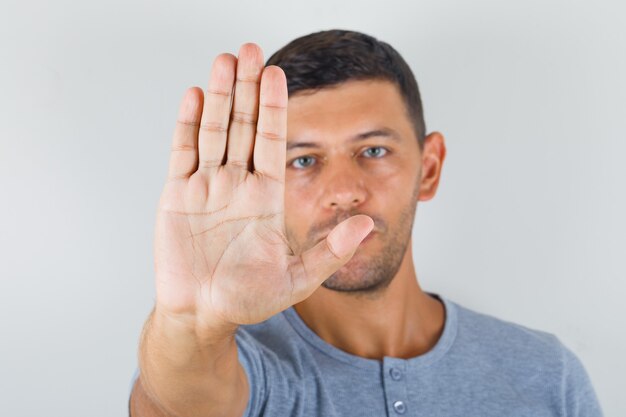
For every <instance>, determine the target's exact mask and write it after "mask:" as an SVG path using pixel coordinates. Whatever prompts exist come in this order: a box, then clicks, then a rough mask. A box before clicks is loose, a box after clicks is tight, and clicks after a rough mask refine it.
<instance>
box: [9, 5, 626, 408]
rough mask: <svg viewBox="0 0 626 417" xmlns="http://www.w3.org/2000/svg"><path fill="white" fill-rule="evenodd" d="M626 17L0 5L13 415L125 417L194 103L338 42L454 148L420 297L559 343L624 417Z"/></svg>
mask: <svg viewBox="0 0 626 417" xmlns="http://www.w3.org/2000/svg"><path fill="white" fill-rule="evenodd" d="M625 11H626V10H625V7H624V4H623V3H620V2H618V1H617V0H616V1H613V2H611V1H608V0H601V1H591V0H586V1H583V2H574V1H537V0H533V1H527V0H525V1H515V2H510V1H497V0H493V1H488V0H473V1H450V0H445V1H442V0H428V1H419V2H417V1H416V2H410V3H409V2H406V3H404V2H402V3H401V2H395V3H394V2H390V1H384V2H383V1H375V2H374V1H358V2H357V1H351V2H345V1H344V2H340V1H336V0H335V1H327V0H315V1H309V2H306V3H305V2H296V1H287V0H285V1H263V2H261V1H259V2H245V1H233V2H227V1H222V2H220V3H218V2H215V1H213V2H211V1H208V0H204V1H195V2H194V1H186V2H185V1H178V2H174V1H172V2H164V1H151V2H148V1H145V2H138V1H135V2H130V1H121V0H113V1H98V2H95V1H94V2H87V1H74V2H69V1H46V2H44V1H41V2H38V3H33V2H25V1H7V0H2V3H0V118H1V119H0V139H1V143H0V257H1V262H0V415H3V416H36V415H46V416H90V417H100V416H102V417H104V416H124V415H126V403H127V398H128V384H129V382H130V378H131V375H132V373H133V371H134V369H135V366H136V349H137V341H138V336H139V333H140V329H141V326H142V324H143V321H144V319H145V317H146V315H147V314H148V312H149V310H150V309H151V306H152V303H153V299H154V288H153V266H152V261H153V260H152V237H153V225H154V217H155V209H156V203H157V200H158V196H159V193H160V190H161V187H162V184H163V181H164V178H165V173H166V169H167V158H168V149H169V146H170V137H171V133H172V130H173V127H174V121H175V118H176V113H177V108H178V104H179V101H180V98H181V96H182V93H183V92H184V90H185V88H187V87H188V86H191V85H199V86H202V87H204V86H205V85H206V81H207V77H208V71H209V67H210V64H211V62H212V60H213V58H214V56H215V55H217V54H218V53H220V52H223V51H228V52H233V53H236V51H237V50H238V48H239V45H240V44H241V43H243V42H247V41H254V42H257V43H259V44H260V45H261V46H262V47H263V49H264V50H265V52H266V56H269V55H270V54H271V53H272V52H274V51H275V50H276V49H278V48H279V47H281V46H282V45H284V44H285V43H287V42H288V41H290V40H291V39H293V38H295V37H297V36H300V35H304V34H307V33H309V32H312V31H317V30H321V29H331V28H346V29H353V30H360V31H364V32H366V33H369V34H372V35H374V36H376V37H378V38H380V39H382V40H385V41H387V42H389V43H390V44H392V45H393V46H394V47H396V49H398V51H399V52H400V53H401V54H403V56H404V57H405V58H406V60H407V61H408V62H409V64H410V65H411V67H412V68H413V69H414V72H415V75H416V77H417V80H418V83H419V85H420V88H421V91H422V96H423V102H424V107H425V117H426V123H427V128H428V129H429V130H439V131H441V132H442V133H443V134H444V135H445V137H446V143H447V146H448V157H447V159H446V161H445V164H444V169H443V177H442V182H441V185H440V189H439V193H438V195H437V196H436V197H435V199H434V200H432V201H430V202H427V203H423V204H420V205H419V206H418V211H417V219H416V223H415V229H414V241H415V247H414V256H415V260H416V265H417V272H418V277H419V279H420V282H421V284H422V286H423V288H424V289H425V290H427V291H431V292H438V293H441V294H443V295H444V296H447V297H448V298H450V299H452V300H454V301H456V302H458V303H460V304H462V305H465V306H466V307H469V308H472V309H475V310H478V311H481V312H484V313H487V314H491V315H495V316H497V317H500V318H503V319H506V320H510V321H515V322H518V323H520V324H523V325H526V326H528V327H532V328H536V329H540V330H545V331H549V332H552V333H554V334H556V335H557V336H558V337H559V338H560V339H561V340H562V341H563V342H564V343H565V344H566V345H567V346H569V347H570V348H571V349H572V350H573V351H574V352H575V353H576V354H577V355H578V356H579V357H580V359H581V360H582V362H583V363H584V365H585V367H586V369H587V371H588V373H589V374H590V376H591V379H592V382H593V383H594V386H595V388H596V391H597V393H598V396H599V399H600V402H601V404H602V407H603V408H604V411H605V413H606V415H607V416H621V415H625V414H626V396H624V393H623V389H624V388H623V387H624V377H623V376H624V375H625V374H626V361H625V360H624V356H623V355H624V352H626V331H625V325H624V317H626V302H624V296H625V295H626V283H625V282H624V278H625V277H626V265H625V263H624V262H625V261H624V258H625V256H624V255H626V238H625V236H626V222H625V220H624V213H626V197H625V192H624V179H625V178H626V168H625V165H624V163H623V161H624V157H625V155H626V145H625V144H624V139H626V138H625V134H624V133H625V132H626V126H625V125H626V122H625V120H626V117H625V116H626V111H625V110H626V105H625V104H624V103H625V100H626V83H625V81H624V80H625V77H624V74H626V39H625V38H626V29H625V28H624V15H625Z"/></svg>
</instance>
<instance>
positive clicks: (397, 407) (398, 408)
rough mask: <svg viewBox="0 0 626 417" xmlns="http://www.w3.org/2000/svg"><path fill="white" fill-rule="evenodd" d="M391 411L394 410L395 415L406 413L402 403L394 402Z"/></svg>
mask: <svg viewBox="0 0 626 417" xmlns="http://www.w3.org/2000/svg"><path fill="white" fill-rule="evenodd" d="M393 409H394V410H396V413H398V414H404V413H406V405H404V403H403V402H402V401H396V402H395V403H393Z"/></svg>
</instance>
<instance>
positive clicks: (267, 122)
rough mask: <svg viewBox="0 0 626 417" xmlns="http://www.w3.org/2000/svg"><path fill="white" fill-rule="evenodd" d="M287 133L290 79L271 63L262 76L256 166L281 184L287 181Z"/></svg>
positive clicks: (255, 146) (256, 141) (255, 148)
mask: <svg viewBox="0 0 626 417" xmlns="http://www.w3.org/2000/svg"><path fill="white" fill-rule="evenodd" d="M286 136H287V79H286V77H285V73H284V72H283V70H281V69H280V68H279V67H276V66H269V67H267V68H265V70H264V71H263V78H262V80H261V93H260V107H259V121H258V123H257V130H256V137H255V141H254V169H255V171H257V172H259V173H261V174H263V175H264V176H266V177H269V178H271V179H274V180H276V181H278V182H280V183H282V184H284V183H285V159H286V153H287V149H286Z"/></svg>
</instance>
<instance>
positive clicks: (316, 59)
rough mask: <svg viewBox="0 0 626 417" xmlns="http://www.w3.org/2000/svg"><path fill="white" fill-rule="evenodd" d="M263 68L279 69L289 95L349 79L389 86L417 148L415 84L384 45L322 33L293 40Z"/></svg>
mask: <svg viewBox="0 0 626 417" xmlns="http://www.w3.org/2000/svg"><path fill="white" fill-rule="evenodd" d="M266 65H277V66H279V67H280V68H282V70H283V71H284V72H285V75H286V76H287V88H288V91H289V95H293V94H295V93H297V92H299V91H304V90H316V89H320V88H324V87H330V86H334V85H336V84H339V83H342V82H345V81H350V80H366V79H383V80H388V81H391V82H393V83H395V84H396V85H397V86H398V87H399V89H400V93H401V94H402V97H403V98H404V102H405V104H406V108H407V113H408V116H409V118H410V119H411V122H412V123H413V126H414V128H415V133H416V136H417V139H418V144H419V146H420V148H421V147H422V146H423V144H424V137H425V134H426V125H425V123H424V112H423V109H422V100H421V98H420V92H419V88H418V86H417V81H416V80H415V76H414V75H413V72H412V71H411V68H410V67H409V65H408V64H407V63H406V61H405V60H404V59H403V58H402V56H401V55H400V54H399V53H398V52H397V51H396V50H395V49H393V47H391V45H389V44H388V43H385V42H382V41H379V40H378V39H376V38H374V37H372V36H369V35H366V34H364V33H360V32H354V31H349V30H338V29H333V30H326V31H321V32H315V33H311V34H309V35H305V36H302V37H300V38H297V39H294V40H293V41H291V42H289V43H288V44H287V45H285V46H283V47H282V48H281V49H279V50H278V51H276V52H275V53H274V54H273V55H272V56H271V57H270V58H269V59H268V60H267V63H266Z"/></svg>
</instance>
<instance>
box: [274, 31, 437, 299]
mask: <svg viewBox="0 0 626 417" xmlns="http://www.w3.org/2000/svg"><path fill="white" fill-rule="evenodd" d="M267 64H268V65H278V66H280V67H281V68H282V69H283V70H284V71H285V74H286V76H287V84H288V89H289V110H288V122H287V171H286V188H285V210H286V212H285V226H286V232H287V237H288V239H289V241H290V243H291V244H292V246H293V248H294V250H295V251H296V252H301V251H304V250H306V249H309V248H311V247H312V246H314V245H315V244H316V243H318V242H319V241H321V240H322V239H324V238H325V237H326V236H327V235H328V233H329V232H330V231H331V230H332V229H333V228H334V226H336V225H337V224H339V223H340V222H341V221H343V220H345V219H347V218H349V217H351V216H353V215H355V214H366V215H368V216H370V217H371V218H372V219H373V220H374V230H373V231H372V232H371V233H370V235H369V236H368V238H366V240H365V241H364V242H363V243H362V244H361V246H360V247H359V249H358V250H357V252H356V253H355V255H354V256H353V258H352V259H351V260H350V261H349V262H348V263H347V264H346V265H344V267H342V268H341V269H340V270H339V271H337V272H336V273H334V274H333V275H332V276H331V277H329V278H328V279H327V280H326V281H325V283H324V284H323V286H324V287H326V288H328V289H332V290H336V291H345V292H352V293H356V294H372V293H376V292H377V291H378V290H381V289H384V288H386V287H387V285H388V284H389V283H390V282H391V280H392V279H393V277H394V276H395V275H396V273H397V271H398V269H399V268H400V265H401V263H402V261H403V259H404V257H405V253H406V250H407V247H408V245H409V243H410V239H411V230H412V225H413V219H414V216H415V209H416V205H417V201H418V200H428V199H430V198H432V196H433V195H434V193H435V190H436V188H437V183H438V179H439V172H440V166H441V163H442V162H443V157H444V155H445V147H444V145H443V138H442V137H441V135H439V134H438V133H434V134H431V135H428V136H426V135H425V132H424V129H425V127H424V121H423V116H422V105H421V100H420V95H419V91H418V89H417V83H416V82H415V79H414V77H413V74H412V73H411V71H410V69H409V67H408V65H407V64H406V62H405V61H404V60H403V59H402V58H401V57H400V55H399V54H398V53H397V52H396V51H395V50H394V49H393V48H391V46H389V45H387V44H385V43H383V42H380V41H377V40H376V39H374V38H372V37H370V36H367V35H364V34H360V33H356V32H348V31H337V30H333V31H327V32H318V33H314V34H311V35H307V36H305V37H302V38H299V39H296V40H294V41H292V42H291V43H289V44H288V45H286V46H285V47H284V48H282V49H281V50H279V51H278V52H276V53H275V54H274V55H273V56H272V57H270V59H269V60H268V62H267ZM409 255H410V254H409Z"/></svg>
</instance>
